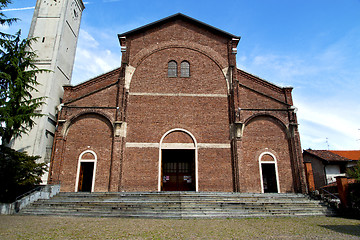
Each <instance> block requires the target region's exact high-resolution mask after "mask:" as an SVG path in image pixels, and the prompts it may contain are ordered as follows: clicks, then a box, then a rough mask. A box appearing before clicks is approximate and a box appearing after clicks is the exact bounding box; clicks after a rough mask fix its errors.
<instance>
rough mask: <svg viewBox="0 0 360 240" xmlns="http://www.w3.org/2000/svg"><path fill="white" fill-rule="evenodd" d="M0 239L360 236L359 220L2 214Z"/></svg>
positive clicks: (309, 237) (343, 237)
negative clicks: (132, 217) (138, 217)
mask: <svg viewBox="0 0 360 240" xmlns="http://www.w3.org/2000/svg"><path fill="white" fill-rule="evenodd" d="M0 239H360V220H353V219H345V218H334V217H297V218H246V219H211V220H210V219H209V220H204V219H191V220H166V219H130V218H77V217H37V216H0Z"/></svg>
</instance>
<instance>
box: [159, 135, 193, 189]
mask: <svg viewBox="0 0 360 240" xmlns="http://www.w3.org/2000/svg"><path fill="white" fill-rule="evenodd" d="M164 171H165V173H166V174H165V175H164ZM158 191H198V147H197V141H196V139H195V137H194V135H192V134H191V133H190V132H189V131H187V130H185V129H182V128H175V129H172V130H169V131H167V132H166V133H165V134H164V135H163V136H162V137H161V139H160V144H159V174H158Z"/></svg>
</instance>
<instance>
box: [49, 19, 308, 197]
mask: <svg viewBox="0 0 360 240" xmlns="http://www.w3.org/2000/svg"><path fill="white" fill-rule="evenodd" d="M118 38H119V41H120V44H121V51H122V60H121V67H119V68H117V69H115V70H113V71H110V72H108V73H105V74H103V75H101V76H98V77H96V78H94V79H91V80H89V81H86V82H84V83H81V84H79V85H76V86H65V87H64V97H63V106H62V109H61V111H60V112H59V115H58V122H57V130H56V133H55V139H54V146H53V153H52V159H51V166H50V172H49V182H50V183H51V182H52V183H57V182H60V183H61V191H70V192H72V191H75V192H77V191H92V192H107V191H221V192H232V191H234V192H258V193H261V192H279V193H280V192H281V193H286V192H305V191H306V187H305V182H304V170H303V166H302V162H303V161H302V152H301V146H300V138H299V132H298V124H297V119H296V113H295V111H294V110H295V108H294V107H293V100H292V95H291V92H292V88H282V87H279V86H276V85H274V84H272V83H269V82H267V81H265V80H263V79H260V78H258V77H256V76H253V75H251V74H249V73H247V72H245V71H242V70H240V69H238V68H237V67H236V53H237V45H238V42H239V40H240V37H239V36H235V35H232V34H230V33H227V32H224V31H222V30H220V29H217V28H214V27H212V26H210V25H207V24H205V23H203V22H200V21H198V20H195V19H193V18H190V17H188V16H185V15H183V14H175V15H172V16H170V17H167V18H164V19H161V20H159V21H157V22H154V23H151V24H148V25H145V26H143V27H140V28H137V29H134V30H132V31H129V32H126V33H123V34H120V35H118Z"/></svg>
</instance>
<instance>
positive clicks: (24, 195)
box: [15, 185, 45, 202]
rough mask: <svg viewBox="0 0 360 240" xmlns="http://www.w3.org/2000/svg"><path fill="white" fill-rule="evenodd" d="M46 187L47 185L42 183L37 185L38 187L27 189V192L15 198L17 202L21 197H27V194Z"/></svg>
mask: <svg viewBox="0 0 360 240" xmlns="http://www.w3.org/2000/svg"><path fill="white" fill-rule="evenodd" d="M44 187H45V186H43V185H40V186H37V187H36V188H33V189H31V190H30V191H27V192H26V193H23V194H21V195H20V196H17V197H16V198H15V202H16V201H18V200H20V199H21V198H23V197H26V196H28V195H30V194H32V193H33V192H36V191H40V190H41V189H43V188H44Z"/></svg>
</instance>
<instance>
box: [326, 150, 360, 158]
mask: <svg viewBox="0 0 360 240" xmlns="http://www.w3.org/2000/svg"><path fill="white" fill-rule="evenodd" d="M330 152H332V153H335V154H337V155H340V156H342V157H346V158H348V159H351V160H355V161H356V160H360V150H352V151H334V150H330Z"/></svg>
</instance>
